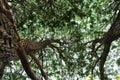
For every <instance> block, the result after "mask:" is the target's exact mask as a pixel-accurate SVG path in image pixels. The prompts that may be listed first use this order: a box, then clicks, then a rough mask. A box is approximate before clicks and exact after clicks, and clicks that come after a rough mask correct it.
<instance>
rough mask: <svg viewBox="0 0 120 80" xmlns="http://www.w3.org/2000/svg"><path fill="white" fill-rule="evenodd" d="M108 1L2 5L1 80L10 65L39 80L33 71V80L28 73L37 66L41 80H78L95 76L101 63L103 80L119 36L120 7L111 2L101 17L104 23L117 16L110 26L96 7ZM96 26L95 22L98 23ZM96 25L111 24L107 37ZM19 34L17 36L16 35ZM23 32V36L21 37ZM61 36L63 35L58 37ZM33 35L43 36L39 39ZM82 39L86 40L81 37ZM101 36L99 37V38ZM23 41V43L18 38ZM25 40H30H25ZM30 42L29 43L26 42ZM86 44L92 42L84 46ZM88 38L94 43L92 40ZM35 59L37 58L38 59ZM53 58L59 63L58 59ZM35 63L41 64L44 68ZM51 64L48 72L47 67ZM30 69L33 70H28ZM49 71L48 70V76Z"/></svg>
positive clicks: (0, 37)
mask: <svg viewBox="0 0 120 80" xmlns="http://www.w3.org/2000/svg"><path fill="white" fill-rule="evenodd" d="M110 1H111V0H109V1H107V0H105V1H103V2H102V1H100V0H99V1H96V0H94V1H92V2H91V1H88V2H86V1H82V0H73V1H72V0H65V1H59V0H57V1H54V0H48V1H47V0H44V1H39V0H33V1H27V0H24V1H22V0H19V1H13V0H8V1H7V0H1V1H0V11H1V12H0V15H1V18H0V21H1V27H0V40H1V42H0V46H1V47H0V51H1V58H0V59H1V63H2V64H1V67H0V71H1V73H0V76H1V78H2V76H3V72H4V69H5V67H6V66H7V65H9V64H11V61H17V60H16V59H20V61H21V63H22V65H23V68H24V70H25V72H26V73H27V74H28V76H29V77H30V78H31V79H33V80H38V76H40V75H38V74H39V72H37V71H36V70H35V71H34V72H36V75H37V76H36V75H35V74H34V73H33V70H31V67H32V68H33V69H35V67H36V66H37V68H38V69H39V70H40V73H41V75H42V77H44V79H45V80H48V76H50V75H54V76H56V77H57V76H59V75H61V76H59V77H58V79H63V78H64V77H63V78H61V77H62V76H65V75H67V76H68V79H69V78H70V77H69V76H71V75H72V77H73V78H71V79H75V78H77V79H79V78H80V76H82V77H84V76H88V75H90V74H93V73H94V71H95V67H97V63H98V62H100V64H99V67H100V68H99V69H100V79H101V80H104V79H105V77H104V75H105V74H104V72H105V71H104V64H105V61H106V58H107V56H108V53H109V51H110V47H111V46H112V45H111V43H112V42H113V41H115V40H117V39H118V38H119V36H120V33H119V24H120V22H119V19H120V18H119V17H120V13H119V4H120V2H119V1H114V2H113V3H111V4H110V5H112V6H109V7H110V8H108V9H107V10H105V11H103V13H104V16H108V17H110V16H111V14H112V12H114V13H115V14H114V16H115V17H116V19H115V20H114V21H113V22H112V21H109V19H110V18H108V17H105V18H103V17H101V14H102V13H101V11H102V10H103V9H102V7H99V6H98V5H99V4H100V5H102V6H104V7H105V5H104V4H108V3H110ZM8 3H10V5H8ZM88 4H89V5H88ZM93 4H94V5H93ZM96 4H97V5H96ZM63 5H65V6H63ZM113 6H115V7H113ZM89 7H90V8H89ZM104 7H103V8H104ZM111 8H112V9H113V10H114V9H115V11H113V10H110V9H111ZM10 9H12V11H13V15H14V17H15V20H14V19H13V17H12V16H13V15H12V14H11V11H10ZM94 11H96V14H95V13H93V12H94ZM108 12H109V14H110V15H109V14H108ZM110 12H111V13H110ZM96 15H97V16H96ZM116 15H117V16H116ZM16 16H17V17H16ZM107 18H108V19H107ZM101 19H102V21H101ZM113 19H114V18H112V20H113ZM97 21H99V23H98V22H97ZM100 21H101V25H104V26H105V24H107V23H111V22H112V25H111V27H110V29H109V30H108V32H106V33H105V32H103V29H105V28H102V27H100V28H98V27H97V28H96V25H97V24H100ZM15 22H16V23H17V24H16V23H15ZM16 25H17V26H16ZM31 26H32V27H31ZM42 26H44V27H42ZM97 26H98V25H97ZM17 28H19V30H20V32H19V34H18V29H17ZM101 28H102V29H101ZM26 29H27V31H25V30H26ZM100 29H101V30H100ZM44 30H46V33H45V34H47V35H48V36H50V38H49V39H47V38H45V36H44V34H43V33H42V31H44ZM47 30H48V31H47ZM84 30H87V31H88V33H87V32H84ZM99 30H100V31H99ZM66 32H67V33H66ZM61 33H62V34H63V35H61ZM37 34H41V37H39V35H37ZM86 34H87V35H88V36H85V35H86ZM103 34H104V35H103ZM26 35H28V36H26ZM102 35H103V37H100V36H102ZM19 36H20V37H19ZM23 36H24V38H21V37H23ZM26 37H27V38H29V39H25V38H26ZM30 38H31V39H32V40H30ZM87 38H88V39H89V40H91V41H88V39H87ZM91 38H92V39H94V38H96V39H94V40H92V39H91ZM33 39H41V41H35V40H33ZM42 39H43V40H42ZM47 46H48V47H47ZM87 46H88V47H87ZM102 49H103V50H102ZM87 50H88V51H87ZM39 51H40V52H39ZM102 51H103V52H102ZM52 53H55V54H52ZM85 53H87V54H85ZM100 53H101V54H100ZM38 56H39V57H40V58H38ZM57 56H59V57H58V58H56V57H57ZM39 59H41V62H42V64H41V62H40V60H39ZM29 60H33V61H34V62H35V63H36V65H35V64H34V63H33V61H31V63H30V62H29ZM45 61H46V62H45ZM47 61H48V62H47ZM16 63H18V62H16ZM45 63H46V64H45ZM51 63H52V65H51V66H52V68H51V67H50V65H49V64H51ZM92 63H93V64H92ZM26 64H27V65H26ZM31 64H32V66H30V65H31ZM91 64H92V65H91ZM33 66H35V67H33ZM48 66H49V67H48ZM62 66H64V68H62ZM44 67H46V68H44ZM43 68H44V69H43ZM73 68H74V69H73ZM83 68H84V69H83ZM47 69H49V71H48V70H47ZM91 70H92V71H91ZM45 72H47V73H45ZM53 72H54V73H53ZM5 73H6V72H5ZM96 74H97V72H96ZM47 75H48V76H47ZM76 75H78V76H76ZM16 78H17V77H16ZM16 78H15V79H16ZM6 79H8V78H6Z"/></svg>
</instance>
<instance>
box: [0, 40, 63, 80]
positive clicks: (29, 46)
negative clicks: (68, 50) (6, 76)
mask: <svg viewBox="0 0 120 80" xmlns="http://www.w3.org/2000/svg"><path fill="white" fill-rule="evenodd" d="M52 43H57V44H60V45H61V44H62V42H61V41H60V40H59V39H56V40H50V39H47V40H44V41H33V40H28V39H20V41H19V44H20V45H21V47H22V48H23V49H24V50H25V53H26V54H27V55H29V56H30V57H31V58H32V59H33V60H34V62H35V63H36V64H37V66H38V68H39V70H40V71H41V75H42V76H43V77H44V79H45V80H48V78H47V75H46V74H45V72H44V70H43V68H42V65H41V64H40V62H39V60H38V58H36V57H35V52H36V51H39V50H42V49H44V48H45V47H46V46H50V47H52V48H53V47H54V48H58V47H56V46H54V45H53V44H52ZM18 48H19V47H18ZM13 54H14V55H13ZM2 59H4V60H7V61H5V62H3V63H2V65H1V67H0V71H1V72H0V78H2V76H3V72H4V68H5V66H6V65H7V63H9V61H12V60H16V59H19V57H18V55H17V54H16V53H12V54H9V55H8V56H6V54H4V55H3V56H2V57H0V60H1V61H2Z"/></svg>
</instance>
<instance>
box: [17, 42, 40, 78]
mask: <svg viewBox="0 0 120 80" xmlns="http://www.w3.org/2000/svg"><path fill="white" fill-rule="evenodd" d="M17 54H18V56H19V58H20V61H21V63H22V65H23V68H24V70H25V72H26V73H27V75H28V76H29V77H30V78H31V79H32V80H39V79H38V78H37V77H36V76H35V74H34V73H33V72H32V70H31V68H30V65H29V63H28V60H27V57H26V53H25V51H24V49H23V48H22V47H21V46H20V44H19V48H18V53H17Z"/></svg>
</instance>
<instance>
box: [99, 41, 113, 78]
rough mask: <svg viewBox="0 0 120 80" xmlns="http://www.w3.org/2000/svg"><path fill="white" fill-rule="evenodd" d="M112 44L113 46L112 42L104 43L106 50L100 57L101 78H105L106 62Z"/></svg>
mask: <svg viewBox="0 0 120 80" xmlns="http://www.w3.org/2000/svg"><path fill="white" fill-rule="evenodd" d="M110 46H111V43H105V44H104V50H103V53H102V55H101V58H100V79H101V80H104V64H105V61H106V58H107V56H108V53H109V51H110Z"/></svg>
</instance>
